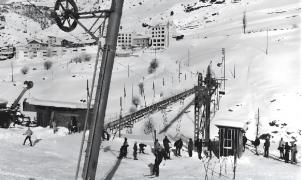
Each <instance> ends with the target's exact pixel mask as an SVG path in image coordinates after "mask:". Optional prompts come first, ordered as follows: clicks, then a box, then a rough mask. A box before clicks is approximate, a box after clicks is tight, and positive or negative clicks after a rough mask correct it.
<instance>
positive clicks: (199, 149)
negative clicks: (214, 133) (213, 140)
mask: <svg viewBox="0 0 302 180" xmlns="http://www.w3.org/2000/svg"><path fill="white" fill-rule="evenodd" d="M195 147H196V149H197V153H198V158H199V159H201V152H202V139H197V140H196V141H195Z"/></svg>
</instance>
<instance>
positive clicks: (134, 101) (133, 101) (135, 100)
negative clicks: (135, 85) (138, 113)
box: [132, 96, 141, 108]
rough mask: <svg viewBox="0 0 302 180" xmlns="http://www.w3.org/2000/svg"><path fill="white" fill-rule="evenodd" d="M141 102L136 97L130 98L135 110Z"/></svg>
mask: <svg viewBox="0 0 302 180" xmlns="http://www.w3.org/2000/svg"><path fill="white" fill-rule="evenodd" d="M140 103H141V100H140V99H139V97H137V96H133V98H132V104H133V105H134V106H135V107H136V108H137V106H138V105H140Z"/></svg>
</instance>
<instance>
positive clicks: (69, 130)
mask: <svg viewBox="0 0 302 180" xmlns="http://www.w3.org/2000/svg"><path fill="white" fill-rule="evenodd" d="M67 128H68V134H71V133H72V125H71V122H70V121H69V122H68V124H67Z"/></svg>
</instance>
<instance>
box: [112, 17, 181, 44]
mask: <svg viewBox="0 0 302 180" xmlns="http://www.w3.org/2000/svg"><path fill="white" fill-rule="evenodd" d="M177 37H178V36H177V35H176V33H175V28H174V27H173V26H172V25H171V24H170V23H167V24H158V25H156V26H152V27H149V29H148V30H147V31H146V33H145V34H137V33H135V32H127V31H124V30H122V29H121V30H120V33H119V35H118V41H117V46H118V47H119V48H122V49H130V48H136V47H140V48H144V47H152V48H167V47H169V43H170V40H171V39H172V38H177ZM182 37H183V36H182Z"/></svg>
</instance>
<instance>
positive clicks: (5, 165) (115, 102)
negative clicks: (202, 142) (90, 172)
mask: <svg viewBox="0 0 302 180" xmlns="http://www.w3.org/2000/svg"><path fill="white" fill-rule="evenodd" d="M49 2H51V1H48V3H49ZM139 2H142V5H139ZM194 2H196V1H194V0H189V1H185V0H177V1H176V0H175V1H174V0H173V1H172V0H144V1H139V0H131V1H130V0H129V1H127V0H126V1H125V7H124V12H123V19H122V25H123V27H124V28H126V29H127V28H131V27H132V28H135V29H141V24H142V23H148V24H154V23H157V22H167V21H168V20H169V21H171V22H173V23H174V24H175V25H176V27H177V31H178V33H180V34H185V37H184V39H183V40H181V41H171V43H170V47H169V48H168V49H166V50H164V51H160V52H156V58H157V59H158V62H159V68H158V69H157V70H156V72H155V73H153V74H148V71H147V69H148V66H149V64H150V62H151V61H152V59H154V58H155V53H154V51H152V50H144V51H137V52H135V55H136V56H131V57H127V58H121V57H117V58H116V59H115V65H114V70H113V75H112V81H111V88H110V93H109V101H108V106H107V117H106V119H107V122H108V121H109V120H112V119H114V117H116V115H117V114H119V109H120V106H119V103H120V101H119V99H120V97H124V88H125V89H126V97H125V98H123V113H124V114H127V113H128V112H129V109H130V107H131V106H132V105H131V98H132V87H133V94H134V96H138V97H139V98H140V99H141V105H139V108H141V107H142V106H144V105H145V103H146V104H147V105H148V104H152V103H154V102H157V101H159V100H161V99H162V98H165V97H169V96H171V95H173V94H175V93H177V92H181V91H183V90H185V89H189V88H192V87H193V86H194V85H195V84H196V83H197V76H196V75H197V72H202V73H205V70H206V67H207V66H208V65H209V64H210V62H212V65H211V66H212V69H213V71H214V73H215V75H216V77H218V78H220V77H222V69H221V68H219V67H217V66H216V65H217V63H219V62H221V59H222V52H221V49H222V48H225V51H226V78H227V79H228V80H227V81H226V95H224V96H223V97H222V99H221V101H220V108H219V111H217V112H216V113H215V115H213V117H212V122H213V123H212V127H211V137H213V138H214V137H216V136H217V128H215V125H214V124H215V121H221V120H224V119H232V120H235V121H240V122H248V131H247V137H248V138H249V139H251V140H253V139H254V138H255V131H256V129H255V127H256V126H255V124H256V115H257V110H258V108H259V109H260V134H265V133H270V134H271V135H273V138H272V139H271V141H272V148H271V151H272V153H273V154H276V155H278V152H277V148H276V143H277V142H278V141H279V139H280V137H284V138H285V140H286V141H288V142H291V141H294V139H296V140H297V142H296V143H297V144H298V158H299V159H301V122H300V119H301V118H300V117H301V115H300V107H301V106H302V104H301V103H302V86H301V82H302V80H301V69H302V64H301V57H300V52H299V49H300V33H301V30H300V21H301V18H300V13H301V6H300V2H299V1H298V0H279V1H275V0H255V1H249V0H243V1H241V2H239V3H236V4H233V3H230V1H227V3H226V4H223V5H219V4H216V5H212V6H209V7H204V8H200V9H198V10H195V11H193V12H190V13H185V12H184V11H183V10H184V8H183V5H186V4H191V5H192V4H194ZM81 3H83V1H81ZM198 3H200V2H198ZM92 4H93V3H88V4H85V3H83V5H82V4H81V5H80V7H82V8H84V9H91V8H92ZM182 4H183V5H182ZM107 5H108V2H107ZM134 5H135V6H134ZM197 5H199V4H197ZM171 11H173V12H174V15H173V16H170V12H171ZM244 12H246V18H247V32H248V33H246V34H243V30H242V18H243V14H244ZM214 13H217V14H216V15H213V14H214ZM6 17H7V20H8V21H7V23H8V29H5V30H4V31H3V32H4V33H5V34H4V35H5V37H7V39H14V38H15V39H16V40H12V41H10V43H15V42H17V41H19V42H22V40H24V39H25V37H27V36H37V37H39V38H41V37H42V38H43V35H50V34H51V33H53V34H55V35H60V34H61V33H60V31H59V29H58V28H57V27H55V25H54V26H53V27H50V28H49V29H46V30H44V31H41V30H40V29H39V30H38V32H35V31H37V29H38V28H36V24H35V23H34V22H32V21H30V20H29V19H28V21H27V23H28V24H27V27H28V31H29V33H28V34H26V35H25V34H24V36H23V35H22V34H21V33H22V32H19V31H17V29H18V28H22V27H23V26H24V24H22V23H21V22H22V19H23V18H24V17H19V15H16V14H14V13H8V14H6ZM14 19H16V23H14V22H13V20H14ZM210 21H211V22H210ZM14 24H15V26H14ZM77 29H80V28H79V27H78V28H77ZM81 33H82V31H81V30H77V31H76V32H74V34H73V36H75V35H79V37H82V36H80V34H81ZM20 34H21V35H20ZM62 34H63V35H64V37H66V36H65V35H66V34H64V33H62ZM267 34H268V54H266V46H267V41H266V40H267ZM1 38H2V36H1ZM188 50H189V66H188V65H187V64H188ZM87 52H88V53H89V54H91V55H92V60H91V61H90V62H83V63H77V64H76V63H71V62H70V60H71V58H72V57H76V56H79V54H70V53H69V54H67V55H65V56H62V57H52V58H47V59H24V58H20V59H14V60H8V61H1V62H0V69H1V70H0V90H1V91H0V97H1V98H5V99H7V100H8V101H9V102H10V103H12V102H13V100H14V99H15V98H16V97H17V95H18V94H19V93H20V91H21V89H22V86H23V81H24V80H32V81H34V87H33V88H32V89H31V90H29V92H28V93H27V94H26V95H25V97H33V98H37V99H42V100H52V101H66V102H74V103H81V100H82V99H86V81H87V79H89V81H90V83H91V78H92V73H93V65H94V58H95V54H96V47H87ZM45 60H51V61H52V62H53V67H52V68H51V69H50V70H45V69H44V68H43V62H44V61H45ZM11 63H13V66H14V80H15V82H14V83H12V82H11ZM179 63H180V64H181V73H182V74H181V77H180V79H178V71H179ZM99 64H100V63H99ZM24 66H27V67H29V72H28V74H26V75H23V74H22V73H21V72H20V69H21V68H22V67H24ZM128 66H129V67H130V76H129V77H128ZM234 69H235V72H234ZM234 73H235V78H234ZM163 81H165V85H163ZM140 82H143V83H144V87H145V95H146V102H144V100H143V98H142V97H141V96H140V95H139V88H138V84H139V83H140ZM153 84H154V85H155V97H154V96H153V90H152V88H153ZM66 92H68V93H66ZM160 94H162V95H163V96H162V97H161V96H160ZM191 98H192V97H191ZM189 101H190V99H187V100H186V101H185V103H184V105H182V104H179V103H176V104H175V105H173V106H171V107H169V108H168V110H167V111H168V112H167V117H168V121H171V120H172V119H173V118H174V117H175V116H176V114H177V113H178V112H179V111H181V109H182V107H185V106H186V104H187V103H189ZM193 115H194V109H193V107H191V108H189V110H188V111H187V113H185V114H184V115H183V116H182V117H181V118H180V120H178V121H176V123H174V124H173V125H172V126H171V127H170V128H169V129H168V130H167V131H166V132H164V133H162V134H160V135H159V137H160V138H162V137H163V135H164V134H166V135H169V136H170V137H173V138H176V137H179V136H182V137H185V138H189V137H192V136H193V119H194V116H193ZM149 119H152V121H153V123H154V124H155V128H156V129H157V130H158V131H161V130H162V129H163V128H164V123H163V121H162V120H163V114H162V113H161V112H159V113H156V114H154V115H150V117H149ZM145 121H146V120H145ZM145 121H141V122H139V123H137V124H135V125H134V128H133V133H132V134H127V132H126V131H123V132H122V133H123V135H124V136H127V137H128V138H129V139H130V152H129V156H130V157H132V156H131V154H132V151H131V150H132V144H133V143H132V142H134V141H138V142H146V143H148V144H149V145H151V144H152V140H151V138H152V137H151V136H150V135H148V136H147V135H145V134H144V123H145ZM273 121H275V122H276V123H277V126H278V127H277V126H276V125H274V126H271V125H270V124H269V123H270V122H273ZM284 123H286V125H282V124H284ZM23 131H25V129H24V128H22V127H18V128H12V129H0V144H1V145H0V162H1V163H0V179H29V178H35V179H72V178H73V176H74V173H75V167H76V162H77V158H78V152H79V146H80V139H81V136H80V134H76V135H70V136H65V133H66V130H65V129H64V128H61V130H60V133H59V135H53V134H52V131H51V129H48V128H34V129H33V131H34V135H35V136H36V138H37V139H41V140H39V141H38V143H37V144H36V145H35V146H34V147H33V148H31V147H27V146H22V141H23V138H24V137H23V136H22V133H23ZM121 144H122V139H115V140H113V141H110V142H104V143H103V144H102V146H103V149H102V150H101V156H100V159H99V166H98V174H97V175H98V177H99V178H100V179H105V177H106V176H108V177H109V176H110V173H109V172H110V171H111V169H114V167H115V168H117V170H116V172H115V173H114V177H113V179H144V178H146V179H147V177H144V176H143V174H148V173H149V168H148V164H149V163H153V161H154V156H153V155H152V154H151V152H150V146H149V147H148V148H147V149H148V153H149V155H141V156H139V161H133V160H132V159H124V160H122V161H121V163H120V164H119V163H118V162H116V160H117V159H116V156H117V154H118V151H119V147H120V145H121ZM183 154H186V153H185V152H183ZM216 161H218V160H216V159H214V160H213V166H215V167H214V169H215V171H216V172H219V166H218V164H217V163H215V162H216ZM230 162H231V160H228V163H230ZM163 164H165V165H163ZM214 164H215V165H214ZM227 168H228V169H227V174H225V173H224V175H226V176H227V177H230V178H231V177H232V171H231V170H230V168H231V164H228V165H227ZM266 169H267V170H266ZM160 170H161V172H160V179H203V178H204V175H205V173H204V168H203V165H202V163H201V161H199V160H198V159H197V158H196V154H194V158H188V157H187V156H186V155H185V156H184V157H183V158H173V160H170V161H166V162H165V163H162V165H161V168H160ZM300 170H301V167H300V166H296V165H291V164H284V163H282V162H279V161H275V160H272V159H265V158H263V157H262V156H261V157H260V156H258V157H257V156H254V155H253V154H252V153H251V152H249V151H246V152H245V153H244V155H243V156H242V157H241V159H240V160H239V162H238V169H237V172H236V177H237V179H240V180H241V179H247V180H249V179H253V180H254V179H277V180H278V179H280V180H281V179H282V180H283V179H301V174H300ZM113 172H114V170H113V171H111V174H112V173H113ZM108 174H109V175H108ZM213 174H214V175H213V177H212V179H228V178H227V177H217V174H215V173H213ZM210 177H211V176H210Z"/></svg>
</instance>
